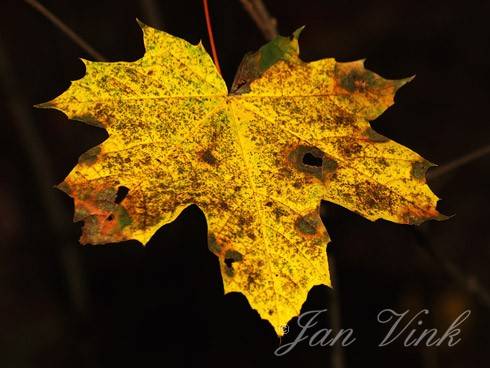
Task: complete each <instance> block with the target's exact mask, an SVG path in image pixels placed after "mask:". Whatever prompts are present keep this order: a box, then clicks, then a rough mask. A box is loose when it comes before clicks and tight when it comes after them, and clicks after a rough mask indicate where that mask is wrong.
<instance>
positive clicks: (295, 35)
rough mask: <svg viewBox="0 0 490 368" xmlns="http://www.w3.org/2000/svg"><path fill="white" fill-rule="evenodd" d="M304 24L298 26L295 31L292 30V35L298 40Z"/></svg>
mask: <svg viewBox="0 0 490 368" xmlns="http://www.w3.org/2000/svg"><path fill="white" fill-rule="evenodd" d="M305 27H306V26H301V27H299V28H298V29H297V30H296V31H294V32H293V37H294V38H295V39H296V40H298V39H299V36H300V35H301V32H303V29H305Z"/></svg>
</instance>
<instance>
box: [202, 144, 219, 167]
mask: <svg viewBox="0 0 490 368" xmlns="http://www.w3.org/2000/svg"><path fill="white" fill-rule="evenodd" d="M201 160H203V161H204V162H205V163H207V164H209V165H212V166H214V165H216V164H217V163H218V160H217V159H216V157H215V156H214V155H213V152H212V151H211V149H209V148H208V149H206V150H205V151H204V152H202V153H201Z"/></svg>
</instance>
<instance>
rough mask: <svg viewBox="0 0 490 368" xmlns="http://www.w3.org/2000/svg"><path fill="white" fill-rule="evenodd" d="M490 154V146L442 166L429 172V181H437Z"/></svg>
mask: <svg viewBox="0 0 490 368" xmlns="http://www.w3.org/2000/svg"><path fill="white" fill-rule="evenodd" d="M489 153H490V145H487V146H484V147H482V148H480V149H477V150H475V151H473V152H470V153H468V154H467V155H464V156H462V157H460V158H458V159H456V160H454V161H451V162H449V163H447V164H445V165H441V166H439V167H437V168H434V170H432V171H429V172H428V175H427V177H428V178H429V179H435V178H437V177H439V176H441V175H444V174H447V173H448V172H450V171H453V170H455V169H457V168H460V167H461V166H464V165H466V164H468V163H470V162H472V161H475V160H477V159H479V158H480V157H483V156H485V155H488V154H489Z"/></svg>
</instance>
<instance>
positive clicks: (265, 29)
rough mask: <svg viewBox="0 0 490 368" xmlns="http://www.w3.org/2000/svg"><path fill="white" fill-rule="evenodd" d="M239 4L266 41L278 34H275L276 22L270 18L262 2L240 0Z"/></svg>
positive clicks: (258, 0) (259, 0) (260, 0)
mask: <svg viewBox="0 0 490 368" xmlns="http://www.w3.org/2000/svg"><path fill="white" fill-rule="evenodd" d="M240 2H241V3H242V5H243V8H244V9H245V10H246V11H247V13H248V14H249V15H250V17H251V18H252V19H253V21H254V22H255V24H256V25H257V27H258V28H259V29H260V31H261V32H262V34H263V35H264V37H265V39H266V40H268V41H270V40H272V39H274V38H275V37H276V36H277V35H278V34H279V33H278V32H277V21H276V19H275V18H273V17H271V16H270V14H269V12H268V11H267V8H266V7H265V5H264V3H263V1H262V0H240Z"/></svg>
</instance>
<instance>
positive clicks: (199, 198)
mask: <svg viewBox="0 0 490 368" xmlns="http://www.w3.org/2000/svg"><path fill="white" fill-rule="evenodd" d="M142 29H143V33H144V42H145V48H146V52H145V55H144V56H143V57H142V58H141V59H139V60H137V61H134V62H91V61H87V60H83V62H84V64H85V66H86V75H85V76H84V77H83V78H82V79H80V80H77V81H74V82H73V83H72V84H71V87H70V88H69V89H68V90H67V91H66V92H64V93H63V94H62V95H61V96H59V97H57V98H55V99H54V100H53V101H51V102H48V103H45V104H41V105H39V106H40V107H48V108H56V109H59V110H61V111H63V112H64V113H65V114H66V115H67V116H68V117H69V118H70V119H73V120H79V121H83V122H85V123H88V124H93V125H96V126H99V127H102V128H104V129H106V130H107V132H108V133H109V138H108V139H107V140H106V141H105V142H103V143H102V144H100V145H98V146H96V147H94V148H92V149H90V150H88V151H87V152H85V153H84V154H82V155H81V156H80V159H79V163H78V165H77V166H76V167H75V168H74V169H73V170H72V171H71V172H70V174H69V175H68V176H67V178H66V179H65V180H64V181H63V182H62V183H61V184H59V185H58V187H59V188H60V189H61V190H63V191H65V192H66V193H67V194H69V195H70V196H71V197H72V198H73V200H74V202H75V216H74V220H75V221H84V227H83V235H82V237H81V242H82V243H91V244H103V243H113V242H120V241H124V240H129V239H136V240H138V241H139V242H141V243H142V244H146V243H147V242H148V241H149V240H150V238H151V237H152V235H153V234H154V233H155V232H156V231H157V230H158V229H159V228H160V227H162V226H163V225H165V224H168V223H169V222H171V221H173V220H174V219H175V218H176V217H177V216H178V215H179V214H180V213H181V212H182V210H183V209H184V208H186V207H188V206H189V205H191V204H196V205H198V206H199V208H201V210H202V211H203V212H204V214H205V216H206V220H207V224H208V244H209V249H210V250H211V251H212V252H213V253H214V254H216V256H218V257H219V260H220V266H221V274H222V277H223V283H224V289H225V292H226V293H228V292H233V291H236V292H240V293H243V294H244V295H245V296H246V297H247V299H248V301H249V303H250V305H251V306H252V308H254V309H256V310H257V311H258V313H259V314H260V316H261V317H262V318H264V319H267V320H268V321H269V322H270V323H271V324H272V325H273V327H274V329H275V331H276V333H277V334H278V335H282V329H281V326H282V325H285V324H286V323H287V322H288V321H289V320H290V319H291V318H292V317H294V316H296V315H298V314H299V312H300V308H301V306H302V304H303V302H304V301H305V299H306V296H307V293H308V291H309V290H310V289H311V287H313V286H314V285H320V284H324V285H329V286H330V278H329V272H328V264H327V256H326V245H327V243H328V242H329V240H330V239H329V236H328V234H327V231H326V230H325V228H324V226H323V224H322V221H321V219H320V215H319V206H320V202H321V200H326V201H330V202H332V203H336V204H338V205H341V206H343V207H345V208H348V209H349V210H351V211H354V212H356V213H358V214H360V215H362V216H364V217H366V218H368V219H370V220H373V221H374V220H376V219H379V218H381V219H385V220H389V221H393V222H397V223H403V224H418V223H420V222H422V221H425V220H427V219H433V218H436V219H440V218H442V216H441V215H440V214H439V213H438V212H437V210H436V203H437V200H438V199H437V197H436V196H435V195H434V194H433V193H432V192H431V191H430V189H429V188H428V186H427V185H426V182H425V173H426V171H427V169H428V168H429V167H430V166H431V165H432V164H430V163H429V162H428V161H426V160H425V159H423V158H422V157H420V156H419V155H418V154H416V153H415V152H413V151H411V150H410V149H408V148H406V147H404V146H402V145H399V144H397V143H395V142H393V141H391V140H389V139H388V138H386V137H384V136H382V135H380V134H378V133H376V132H375V131H374V130H373V129H372V128H371V127H370V125H369V121H370V120H373V119H375V118H376V117H378V116H379V115H380V114H382V113H383V111H385V110H386V109H387V108H388V107H389V106H390V105H392V104H393V96H394V94H395V92H396V90H397V89H398V88H400V87H401V86H402V85H404V84H405V83H407V82H408V81H409V80H410V78H408V79H402V80H386V79H383V78H382V77H380V76H379V75H377V74H375V73H373V72H371V71H369V70H367V69H365V68H364V66H363V61H362V60H361V61H354V62H347V63H340V62H336V61H335V60H334V59H322V60H318V61H314V62H309V63H305V62H303V61H302V60H301V59H300V58H299V48H298V37H299V33H300V31H301V30H298V31H296V32H295V33H294V34H293V36H291V37H277V38H276V39H275V40H273V41H271V42H270V43H268V44H267V45H265V46H263V47H262V48H261V49H260V50H259V51H258V52H256V53H252V54H248V55H247V56H246V57H245V58H244V60H243V62H242V63H241V65H240V67H239V71H238V73H237V76H236V78H235V81H234V83H233V86H232V88H231V91H230V92H228V90H227V87H226V85H225V82H224V80H223V79H222V78H221V76H220V75H219V74H218V72H217V70H216V68H215V66H214V65H213V63H212V60H211V58H210V57H209V55H208V54H207V53H206V51H205V49H204V47H203V46H202V44H201V43H199V44H198V45H197V46H196V45H192V44H190V43H188V42H186V41H184V40H182V39H180V38H177V37H174V36H171V35H169V34H168V33H165V32H162V31H159V30H156V29H153V28H150V27H147V26H145V25H142Z"/></svg>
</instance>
